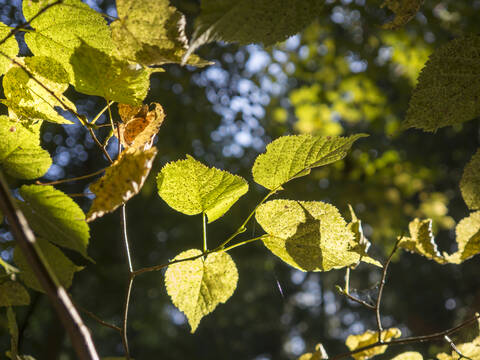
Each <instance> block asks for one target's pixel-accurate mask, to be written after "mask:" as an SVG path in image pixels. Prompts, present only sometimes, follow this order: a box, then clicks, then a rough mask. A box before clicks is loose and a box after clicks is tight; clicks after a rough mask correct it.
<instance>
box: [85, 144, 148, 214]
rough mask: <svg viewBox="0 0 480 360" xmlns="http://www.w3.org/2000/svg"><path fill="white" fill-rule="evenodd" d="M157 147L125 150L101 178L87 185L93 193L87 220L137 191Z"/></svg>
mask: <svg viewBox="0 0 480 360" xmlns="http://www.w3.org/2000/svg"><path fill="white" fill-rule="evenodd" d="M155 155H157V149H156V148H151V149H150V150H147V151H140V150H135V149H131V150H126V151H124V152H123V153H122V154H121V155H120V157H119V158H118V159H117V160H116V161H115V162H114V163H113V164H112V165H110V166H109V167H108V168H107V170H106V171H105V175H103V176H102V177H101V178H100V179H98V180H97V181H96V182H94V183H93V184H92V185H90V190H91V191H92V192H93V193H94V194H95V196H96V197H95V199H94V200H93V203H92V207H91V208H90V211H89V212H88V214H87V221H92V220H95V219H96V218H99V217H101V216H103V215H104V214H106V213H109V212H112V211H114V210H115V209H116V208H118V207H119V206H120V205H122V204H124V203H126V202H127V201H128V200H129V199H131V198H132V197H133V196H135V195H136V194H138V192H139V191H140V189H141V188H142V186H143V183H144V182H145V179H146V178H147V176H148V174H149V173H150V169H151V168H152V162H153V159H155Z"/></svg>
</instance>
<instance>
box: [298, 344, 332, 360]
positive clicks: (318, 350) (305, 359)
mask: <svg viewBox="0 0 480 360" xmlns="http://www.w3.org/2000/svg"><path fill="white" fill-rule="evenodd" d="M324 359H328V354H327V352H326V351H325V348H324V347H323V345H322V344H317V345H316V346H315V352H313V353H306V354H303V355H302V356H300V357H299V358H298V360H324Z"/></svg>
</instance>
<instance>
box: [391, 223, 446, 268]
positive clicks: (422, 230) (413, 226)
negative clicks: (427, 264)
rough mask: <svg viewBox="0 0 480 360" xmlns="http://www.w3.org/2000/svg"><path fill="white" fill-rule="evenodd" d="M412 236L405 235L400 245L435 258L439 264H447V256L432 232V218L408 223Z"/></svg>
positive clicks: (432, 258) (428, 257)
mask: <svg viewBox="0 0 480 360" xmlns="http://www.w3.org/2000/svg"><path fill="white" fill-rule="evenodd" d="M408 229H409V231H410V237H404V238H402V240H401V241H400V243H399V247H401V248H403V249H405V250H408V251H410V252H412V253H417V254H419V255H422V256H425V257H426V258H427V259H430V260H435V261H436V262H437V263H439V264H445V263H446V260H445V258H444V257H443V256H442V255H441V254H440V252H439V251H438V249H437V244H436V243H435V237H434V236H433V233H432V219H426V220H420V219H418V218H417V219H414V220H413V221H411V222H410V224H408Z"/></svg>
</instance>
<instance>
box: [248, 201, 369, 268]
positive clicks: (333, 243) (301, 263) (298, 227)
mask: <svg viewBox="0 0 480 360" xmlns="http://www.w3.org/2000/svg"><path fill="white" fill-rule="evenodd" d="M256 219H257V221H258V223H259V224H260V225H261V226H262V228H263V229H264V230H265V232H267V234H268V235H269V236H268V237H266V238H264V239H263V243H264V244H265V246H266V247H267V248H268V249H269V250H270V251H271V252H272V253H273V254H275V255H276V256H278V257H279V258H280V259H282V260H283V261H285V262H286V263H287V264H289V265H291V266H293V267H295V268H297V269H300V270H302V271H328V270H331V269H340V268H343V267H345V266H351V265H354V264H356V263H358V262H359V261H360V254H359V253H358V252H357V251H356V248H355V247H356V245H357V244H356V243H355V241H354V235H353V233H352V232H351V231H350V230H349V229H348V228H347V224H346V222H345V220H344V219H343V218H342V216H341V215H340V213H339V212H338V210H337V208H335V207H334V206H333V205H330V204H326V203H323V202H320V201H294V200H273V201H269V202H267V203H265V204H262V205H261V206H260V207H259V208H258V209H257V211H256Z"/></svg>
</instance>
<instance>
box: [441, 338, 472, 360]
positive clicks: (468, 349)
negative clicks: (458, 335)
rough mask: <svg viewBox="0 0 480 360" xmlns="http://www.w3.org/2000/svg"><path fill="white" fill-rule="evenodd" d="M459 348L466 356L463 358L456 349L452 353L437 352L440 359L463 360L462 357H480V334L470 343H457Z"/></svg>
mask: <svg viewBox="0 0 480 360" xmlns="http://www.w3.org/2000/svg"><path fill="white" fill-rule="evenodd" d="M456 348H457V350H458V351H459V352H460V353H461V354H462V355H463V356H464V357H463V358H462V357H460V355H458V353H456V352H455V351H452V352H451V353H450V354H447V353H440V354H437V359H438V360H461V359H467V358H468V359H472V360H475V359H480V336H478V337H476V338H475V339H473V340H472V341H471V342H469V343H464V344H460V345H456Z"/></svg>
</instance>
